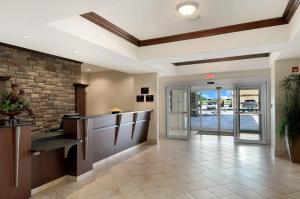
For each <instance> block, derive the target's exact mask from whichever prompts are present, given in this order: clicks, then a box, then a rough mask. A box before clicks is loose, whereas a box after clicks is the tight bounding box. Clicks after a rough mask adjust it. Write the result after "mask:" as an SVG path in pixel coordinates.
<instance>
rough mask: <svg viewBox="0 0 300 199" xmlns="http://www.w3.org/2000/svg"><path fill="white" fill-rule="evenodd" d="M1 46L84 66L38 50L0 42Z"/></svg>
mask: <svg viewBox="0 0 300 199" xmlns="http://www.w3.org/2000/svg"><path fill="white" fill-rule="evenodd" d="M0 46H3V47H8V48H14V49H17V50H22V51H27V52H30V53H36V54H39V55H43V56H47V57H52V58H58V59H63V60H66V61H71V62H74V63H80V64H82V62H80V61H76V60H72V59H68V58H64V57H59V56H56V55H51V54H48V53H44V52H39V51H36V50H32V49H28V48H23V47H19V46H14V45H11V44H6V43H2V42H0Z"/></svg>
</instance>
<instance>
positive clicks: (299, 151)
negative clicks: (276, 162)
mask: <svg viewBox="0 0 300 199" xmlns="http://www.w3.org/2000/svg"><path fill="white" fill-rule="evenodd" d="M285 142H286V148H287V151H288V154H289V158H290V160H291V161H292V162H293V163H300V135H298V136H296V138H295V140H294V142H293V144H292V145H291V144H290V141H289V138H288V136H287V128H286V132H285Z"/></svg>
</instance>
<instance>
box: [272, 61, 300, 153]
mask: <svg viewBox="0 0 300 199" xmlns="http://www.w3.org/2000/svg"><path fill="white" fill-rule="evenodd" d="M292 66H300V59H289V60H279V61H276V62H275V63H274V64H273V66H272V68H271V73H272V85H271V89H272V96H271V100H272V109H271V112H272V118H271V121H272V125H271V126H272V141H273V144H272V147H273V148H275V154H276V156H287V151H286V145H285V142H284V140H282V139H280V137H279V136H278V134H277V128H276V127H277V126H278V124H279V122H280V118H281V116H280V100H281V99H282V98H283V97H284V91H283V90H282V89H281V87H280V81H281V80H282V79H283V78H284V77H285V76H287V75H290V74H291V71H292Z"/></svg>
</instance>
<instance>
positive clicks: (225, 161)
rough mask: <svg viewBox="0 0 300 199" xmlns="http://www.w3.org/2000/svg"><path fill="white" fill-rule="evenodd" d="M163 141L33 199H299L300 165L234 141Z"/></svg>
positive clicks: (201, 138)
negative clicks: (82, 178)
mask: <svg viewBox="0 0 300 199" xmlns="http://www.w3.org/2000/svg"><path fill="white" fill-rule="evenodd" d="M194 138H195V139H194V140H191V141H178V140H162V141H161V145H160V147H159V148H157V147H156V146H151V145H149V146H143V148H142V149H136V150H130V151H128V152H127V151H126V152H124V153H122V154H119V155H117V156H115V157H113V158H109V159H107V160H104V161H103V162H101V163H100V164H99V165H98V166H97V167H96V168H95V170H94V171H93V175H92V176H90V177H88V178H86V179H84V180H82V181H80V182H71V181H66V182H64V183H60V184H58V185H56V186H54V187H51V188H49V189H47V190H44V191H42V192H40V193H38V194H36V195H34V196H32V198H33V199H102V198H103V199H198V198H201V199H206V198H226V199H227V198H228V199H235V198H236V199H239V198H243V199H265V198H273V199H285V198H286V199H299V198H300V186H299V184H300V165H296V164H292V163H291V162H289V161H288V160H283V159H279V158H274V157H272V156H271V155H270V153H271V150H270V149H269V147H268V146H261V145H243V144H237V145H235V144H234V143H233V139H232V138H231V137H222V136H221V137H218V136H195V137H194Z"/></svg>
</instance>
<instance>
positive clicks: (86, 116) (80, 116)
mask: <svg viewBox="0 0 300 199" xmlns="http://www.w3.org/2000/svg"><path fill="white" fill-rule="evenodd" d="M149 111H152V110H143V111H124V112H120V113H103V114H95V115H75V116H68V117H64V119H80V120H81V119H87V118H94V117H104V116H111V115H122V114H130V113H143V112H149Z"/></svg>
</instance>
